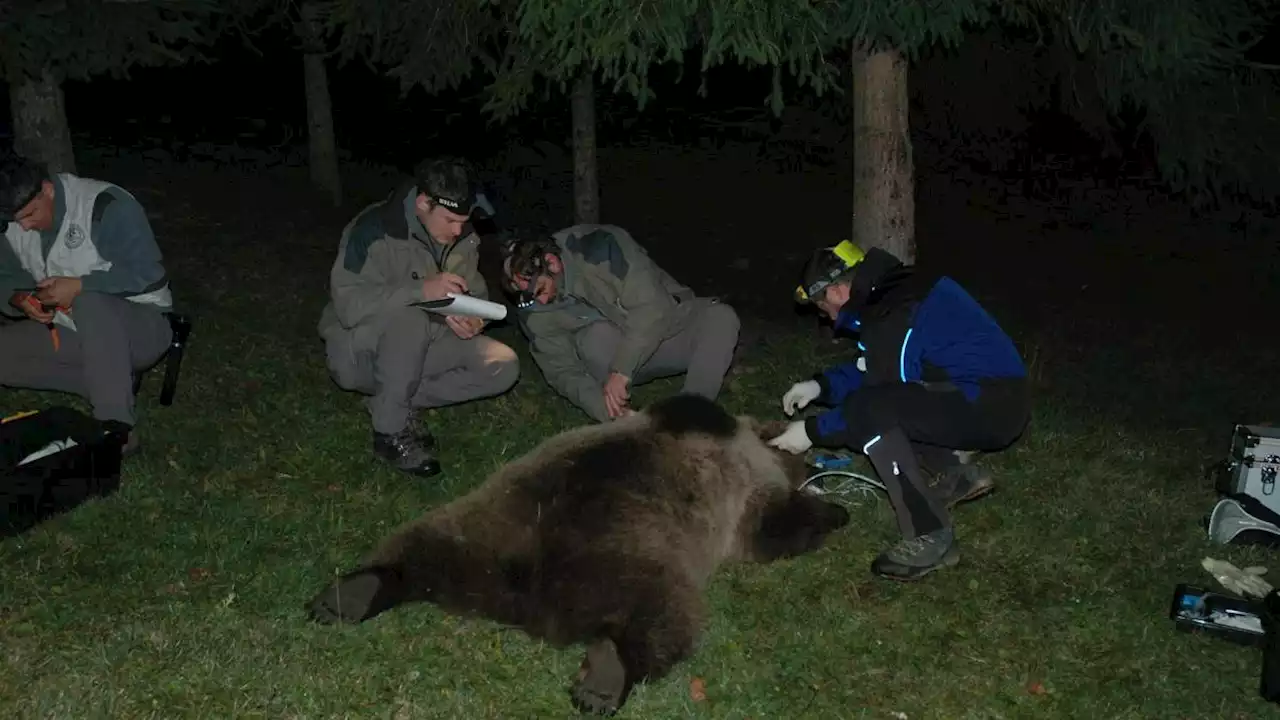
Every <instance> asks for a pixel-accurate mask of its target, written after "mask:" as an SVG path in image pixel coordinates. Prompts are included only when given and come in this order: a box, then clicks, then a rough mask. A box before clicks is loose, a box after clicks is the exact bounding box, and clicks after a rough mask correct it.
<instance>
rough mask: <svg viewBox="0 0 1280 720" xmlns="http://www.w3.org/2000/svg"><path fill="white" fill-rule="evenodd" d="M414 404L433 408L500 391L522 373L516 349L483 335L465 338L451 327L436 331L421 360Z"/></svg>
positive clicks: (502, 391) (483, 396) (514, 381)
mask: <svg viewBox="0 0 1280 720" xmlns="http://www.w3.org/2000/svg"><path fill="white" fill-rule="evenodd" d="M421 374H422V381H421V382H420V383H419V384H418V391H417V392H416V393H414V396H413V400H412V405H413V407H415V408H434V407H444V406H446V405H454V404H457V403H462V402H467V401H468V400H476V399H478V398H485V397H492V396H494V395H500V394H502V393H504V392H506V391H507V390H510V389H511V387H512V386H513V385H515V384H516V380H518V379H519V377H520V361H519V358H518V357H517V356H516V351H515V350H512V349H511V348H509V347H507V346H506V345H503V344H502V343H500V342H498V341H497V340H494V339H493V338H491V337H486V336H484V335H476V336H475V337H473V338H470V339H467V340H463V339H462V338H460V337H458V336H457V335H455V334H454V333H453V331H452V330H450V329H449V328H448V327H445V328H443V331H442V332H439V333H437V334H436V336H435V337H434V338H432V340H431V346H430V348H429V349H428V350H427V355H426V357H425V358H424V360H423V363H422V369H421Z"/></svg>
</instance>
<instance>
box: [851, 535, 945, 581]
mask: <svg viewBox="0 0 1280 720" xmlns="http://www.w3.org/2000/svg"><path fill="white" fill-rule="evenodd" d="M958 562H960V548H959V546H958V545H957V544H956V541H955V531H953V530H952V529H951V528H943V529H942V530H935V531H934V532H931V533H928V534H926V535H920V536H919V537H913V538H911V539H909V540H903V541H901V542H899V543H898V544H897V545H894V546H893V547H891V548H889V549H888V550H886V551H884V552H882V553H880V555H879V557H877V558H876V559H875V562H873V563H871V571H872V572H874V573H876V574H877V575H883V576H885V577H887V578H891V579H894V580H919V579H920V578H922V577H924V576H925V575H928V574H929V573H931V572H933V571H934V570H937V569H938V568H941V567H951V566H952V565H955V564H956V563H958Z"/></svg>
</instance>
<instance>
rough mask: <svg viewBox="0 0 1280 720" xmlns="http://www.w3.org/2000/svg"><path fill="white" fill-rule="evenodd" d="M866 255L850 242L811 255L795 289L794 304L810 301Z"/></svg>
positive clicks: (842, 242) (845, 241)
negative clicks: (800, 280)
mask: <svg viewBox="0 0 1280 720" xmlns="http://www.w3.org/2000/svg"><path fill="white" fill-rule="evenodd" d="M864 257H866V253H864V252H863V251H862V248H860V247H858V246H857V245H854V244H853V242H852V241H850V240H842V241H841V242H840V243H839V244H837V245H836V246H835V247H828V248H822V249H821V250H818V251H817V252H815V253H814V254H813V257H812V258H810V260H809V264H808V266H807V267H806V268H805V272H804V277H803V278H802V282H801V284H800V285H799V286H798V287H796V292H795V296H796V302H800V303H806V302H809V301H811V300H812V299H813V298H814V297H815V296H817V294H818V293H820V292H822V291H823V289H825V288H826V287H827V286H828V285H830V284H831V283H833V282H835V281H836V278H838V277H840V276H841V275H844V274H845V273H847V272H849V271H850V270H852V269H853V268H854V267H855V266H857V264H858V263H860V262H862V259H863V258H864Z"/></svg>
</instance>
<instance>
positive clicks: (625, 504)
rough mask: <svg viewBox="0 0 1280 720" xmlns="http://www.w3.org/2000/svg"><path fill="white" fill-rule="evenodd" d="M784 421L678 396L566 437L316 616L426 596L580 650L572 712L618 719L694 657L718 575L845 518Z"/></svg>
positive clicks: (424, 522) (348, 584) (392, 548)
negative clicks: (789, 439)
mask: <svg viewBox="0 0 1280 720" xmlns="http://www.w3.org/2000/svg"><path fill="white" fill-rule="evenodd" d="M783 427H785V425H784V424H781V423H770V424H768V426H763V425H761V424H760V423H758V422H756V421H755V420H754V419H752V418H750V417H746V416H740V417H736V418H735V417H733V416H731V415H729V414H728V413H727V412H725V411H724V410H723V409H722V408H721V407H720V406H719V405H717V404H715V403H714V402H712V401H709V400H706V399H703V398H699V397H696V396H691V395H680V396H675V397H673V398H668V399H666V400H663V401H660V402H658V403H656V404H654V405H653V406H651V407H649V408H647V409H646V410H645V411H643V412H639V413H637V414H635V415H633V416H631V417H628V418H625V419H621V420H617V421H614V422H611V423H606V424H600V425H591V426H584V427H579V428H574V429H571V430H568V431H566V432H563V433H560V434H558V435H556V436H554V437H551V438H549V439H548V440H546V441H544V442H543V443H542V444H540V445H539V446H538V447H536V448H534V449H533V450H532V451H530V452H529V453H527V454H526V455H525V456H523V457H521V458H519V459H517V460H514V461H512V462H510V463H508V464H507V465H505V466H503V467H502V468H500V469H499V470H497V471H496V472H495V473H494V474H493V475H492V476H490V477H489V478H488V479H487V480H486V481H485V482H484V483H483V484H481V485H480V486H479V487H477V488H476V489H475V490H473V491H472V492H471V493H469V494H467V495H465V496H463V497H461V498H459V499H457V500H455V501H453V502H450V503H448V504H446V505H443V506H441V507H439V508H436V509H434V510H432V511H430V512H428V513H427V514H425V515H424V516H423V517H421V518H419V519H418V520H415V521H413V522H411V523H409V524H407V525H405V526H404V527H402V528H400V529H399V530H397V531H396V532H395V533H393V534H392V535H391V536H390V537H389V538H387V539H386V540H385V541H384V542H383V543H382V545H381V546H380V547H379V548H377V549H376V550H375V551H374V552H373V553H372V555H371V556H370V557H369V558H368V559H367V560H366V561H365V562H364V563H363V565H362V566H361V567H360V568H359V569H357V570H355V571H353V572H350V573H348V574H346V575H344V576H343V577H341V578H339V579H338V580H337V581H336V582H334V583H333V584H332V585H330V586H329V587H328V588H326V589H325V590H324V591H322V592H321V593H320V594H319V595H317V596H316V597H315V598H314V599H313V600H312V601H311V604H310V605H309V610H310V613H311V616H312V617H313V618H314V619H316V620H318V621H320V622H339V621H341V622H357V623H358V622H362V621H364V620H367V619H369V618H371V617H373V616H374V615H377V614H379V613H381V612H384V611H386V610H388V609H390V608H393V607H395V606H397V605H400V604H402V603H408V602H430V603H434V604H436V605H438V606H439V607H441V608H442V609H444V610H446V611H450V612H454V613H459V614H470V615H478V616H482V617H486V618H489V619H491V620H494V621H497V622H499V623H505V624H509V625H512V626H515V627H518V628H520V629H522V630H524V631H525V632H527V633H528V634H529V635H530V636H532V637H535V638H539V639H543V640H545V641H546V642H548V643H550V644H552V645H554V646H556V647H565V646H568V645H572V644H577V643H584V644H587V645H588V649H587V654H586V658H585V660H584V663H583V669H582V672H581V674H580V676H579V678H578V680H577V682H576V683H575V685H574V687H573V689H572V691H571V695H572V698H573V701H574V704H575V705H576V706H577V707H578V708H579V709H580V710H583V711H591V712H600V713H605V714H612V713H613V712H615V711H616V710H617V709H618V708H620V707H621V706H622V705H623V703H625V702H626V698H627V696H628V694H629V693H630V692H631V689H632V687H633V686H634V685H635V684H636V683H637V682H640V681H644V680H648V681H655V680H657V679H659V678H661V677H663V676H664V675H665V674H666V673H667V672H668V671H669V670H670V669H671V668H672V667H673V666H674V665H675V664H677V663H679V662H680V661H682V660H683V659H685V658H686V657H688V656H689V655H690V654H691V653H692V651H693V649H694V644H695V642H696V640H697V638H698V634H699V631H700V629H701V627H702V624H703V616H704V600H703V591H704V589H705V587H706V584H707V582H708V580H709V579H710V578H711V576H712V574H713V573H714V572H715V570H716V568H717V567H719V566H720V565H721V564H722V563H724V562H729V561H740V560H749V561H756V562H768V561H770V560H775V559H778V558H784V557H791V556H795V555H800V554H802V553H805V552H808V551H811V550H815V549H817V548H818V547H820V546H821V544H822V542H823V540H824V538H825V537H826V535H827V534H828V533H830V532H832V531H833V530H836V529H838V528H840V527H843V526H844V525H845V524H846V523H847V522H848V520H849V515H848V513H847V512H846V511H845V509H844V508H842V507H840V506H839V505H834V504H831V503H827V502H824V501H822V500H819V499H817V498H815V497H813V496H811V495H808V494H805V493H803V492H801V491H799V490H797V489H796V488H798V487H799V485H800V484H801V483H802V482H803V481H804V479H805V476H806V472H805V466H804V463H803V460H802V459H800V458H797V457H796V456H792V455H790V454H789V453H783V452H779V451H775V450H773V449H772V448H769V447H768V446H767V445H765V444H764V440H765V439H766V438H768V437H772V436H774V435H776V434H778V433H779V432H781V430H782V429H783Z"/></svg>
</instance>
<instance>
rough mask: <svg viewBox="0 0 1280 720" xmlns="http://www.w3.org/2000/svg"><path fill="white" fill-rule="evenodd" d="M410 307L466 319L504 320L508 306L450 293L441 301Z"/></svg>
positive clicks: (428, 301)
mask: <svg viewBox="0 0 1280 720" xmlns="http://www.w3.org/2000/svg"><path fill="white" fill-rule="evenodd" d="M409 307H416V308H420V309H422V310H426V311H427V312H432V313H436V314H438V315H462V316H464V317H478V318H484V319H485V320H502V319H503V318H505V317H506V316H507V306H506V305H502V304H500V303H496V302H493V301H491V300H482V299H480V298H478V297H472V296H470V295H458V294H457V293H449V294H448V295H447V296H446V297H443V298H440V299H439V300H424V301H422V302H416V303H410V305H409Z"/></svg>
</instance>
